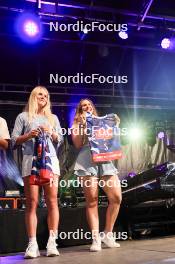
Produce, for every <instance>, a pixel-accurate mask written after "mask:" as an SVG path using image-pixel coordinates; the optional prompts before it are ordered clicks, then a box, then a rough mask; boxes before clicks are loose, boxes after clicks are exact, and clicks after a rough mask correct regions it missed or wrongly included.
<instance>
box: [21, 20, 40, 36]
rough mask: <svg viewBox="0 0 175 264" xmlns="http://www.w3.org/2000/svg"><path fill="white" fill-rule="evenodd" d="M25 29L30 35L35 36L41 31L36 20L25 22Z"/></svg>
mask: <svg viewBox="0 0 175 264" xmlns="http://www.w3.org/2000/svg"><path fill="white" fill-rule="evenodd" d="M24 31H25V32H26V34H27V35H28V36H30V37H34V36H36V35H37V34H38V32H39V27H38V24H36V23H35V22H34V21H31V20H28V21H26V22H25V24H24Z"/></svg>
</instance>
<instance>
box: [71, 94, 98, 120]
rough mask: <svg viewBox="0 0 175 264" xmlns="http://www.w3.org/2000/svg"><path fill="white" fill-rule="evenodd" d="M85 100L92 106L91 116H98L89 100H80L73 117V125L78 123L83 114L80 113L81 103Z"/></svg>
mask: <svg viewBox="0 0 175 264" xmlns="http://www.w3.org/2000/svg"><path fill="white" fill-rule="evenodd" d="M86 100H87V101H89V102H90V104H91V105H92V109H93V112H92V114H93V115H95V116H98V113H97V110H96V108H95V105H94V104H93V102H92V101H91V100H90V99H88V98H85V99H81V100H80V102H79V104H78V105H77V108H76V112H75V117H74V121H73V123H74V124H76V123H78V122H80V116H81V114H82V113H83V111H82V102H83V101H86Z"/></svg>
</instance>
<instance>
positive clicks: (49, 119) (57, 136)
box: [12, 86, 62, 258]
mask: <svg viewBox="0 0 175 264" xmlns="http://www.w3.org/2000/svg"><path fill="white" fill-rule="evenodd" d="M41 130H42V131H43V132H45V133H47V135H48V138H49V139H48V140H49V141H48V145H49V151H50V157H51V163H52V172H53V174H54V180H55V182H57V180H58V177H59V176H60V168H59V161H58V158H57V152H56V148H57V146H58V145H59V144H60V142H61V141H62V135H61V127H60V122H59V120H58V118H57V116H56V115H54V114H52V112H51V103H50V96H49V93H48V90H47V89H46V88H45V87H43V86H37V87H35V88H34V89H33V90H32V92H31V94H30V97H29V100H28V103H27V105H26V107H25V110H24V112H22V113H20V114H19V115H18V116H17V118H16V121H15V126H14V129H13V133H12V145H13V146H14V147H15V146H18V145H22V148H23V161H22V177H23V180H24V192H25V197H26V211H25V222H26V228H27V233H28V237H29V243H28V247H27V249H26V252H25V256H24V257H25V258H36V257H38V256H40V253H39V249H38V244H37V239H36V230H37V215H36V209H37V206H38V195H39V186H38V185H31V184H30V175H31V170H32V159H33V153H34V144H35V138H36V137H38V135H39V131H41ZM43 189H44V193H45V201H46V205H47V208H48V218H47V222H48V229H49V239H48V243H47V256H58V255H59V252H58V250H57V247H56V246H57V244H56V238H57V232H58V231H57V230H58V223H59V210H58V203H57V194H58V193H57V192H58V185H57V184H45V185H43Z"/></svg>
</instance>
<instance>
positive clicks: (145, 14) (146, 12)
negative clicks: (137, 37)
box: [137, 0, 154, 31]
mask: <svg viewBox="0 0 175 264" xmlns="http://www.w3.org/2000/svg"><path fill="white" fill-rule="evenodd" d="M153 1H154V0H150V1H149V3H148V6H147V8H146V10H145V12H144V14H143V16H142V18H141V20H140V22H139V26H138V28H137V30H138V31H139V30H140V28H141V25H142V24H143V22H144V20H145V18H146V16H147V14H148V12H149V10H150V8H151V5H152V3H153Z"/></svg>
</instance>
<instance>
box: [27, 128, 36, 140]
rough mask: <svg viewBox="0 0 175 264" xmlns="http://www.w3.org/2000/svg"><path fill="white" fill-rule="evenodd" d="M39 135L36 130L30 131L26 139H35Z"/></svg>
mask: <svg viewBox="0 0 175 264" xmlns="http://www.w3.org/2000/svg"><path fill="white" fill-rule="evenodd" d="M38 135H39V131H38V130H37V129H32V130H31V131H30V132H29V133H28V139H32V138H35V137H37V136H38Z"/></svg>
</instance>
